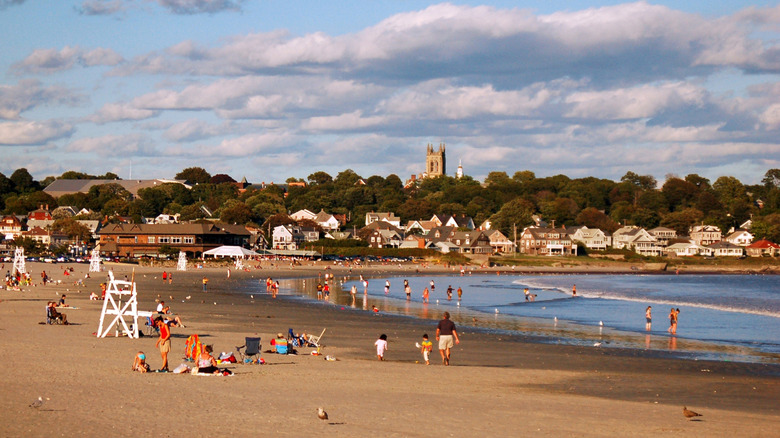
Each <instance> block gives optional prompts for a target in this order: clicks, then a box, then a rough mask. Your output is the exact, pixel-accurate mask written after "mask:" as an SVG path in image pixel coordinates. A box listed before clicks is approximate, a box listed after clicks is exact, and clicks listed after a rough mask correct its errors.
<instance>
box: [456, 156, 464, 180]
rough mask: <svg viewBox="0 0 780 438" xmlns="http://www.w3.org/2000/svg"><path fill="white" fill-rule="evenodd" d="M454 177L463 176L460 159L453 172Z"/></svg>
mask: <svg viewBox="0 0 780 438" xmlns="http://www.w3.org/2000/svg"><path fill="white" fill-rule="evenodd" d="M455 178H457V179H461V178H463V162H462V160H460V159H458V170H457V171H456V172H455Z"/></svg>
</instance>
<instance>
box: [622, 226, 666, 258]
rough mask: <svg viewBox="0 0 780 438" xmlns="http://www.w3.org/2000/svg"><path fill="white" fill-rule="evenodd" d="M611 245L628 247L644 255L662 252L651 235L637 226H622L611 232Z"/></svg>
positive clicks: (657, 254)
mask: <svg viewBox="0 0 780 438" xmlns="http://www.w3.org/2000/svg"><path fill="white" fill-rule="evenodd" d="M612 247H613V248H617V249H629V250H632V251H634V252H635V253H637V254H641V255H644V256H660V255H662V254H663V252H664V248H663V246H661V245H660V244H659V243H658V240H657V239H656V238H655V237H654V236H653V235H651V234H650V233H648V232H647V230H645V229H644V228H640V227H637V226H626V227H622V228H620V229H618V230H617V231H615V232H614V233H612Z"/></svg>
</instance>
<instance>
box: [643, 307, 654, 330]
mask: <svg viewBox="0 0 780 438" xmlns="http://www.w3.org/2000/svg"><path fill="white" fill-rule="evenodd" d="M651 309H652V307H650V306H647V309H646V310H645V330H646V331H648V332H649V331H650V326H652V325H653V313H652V310H651Z"/></svg>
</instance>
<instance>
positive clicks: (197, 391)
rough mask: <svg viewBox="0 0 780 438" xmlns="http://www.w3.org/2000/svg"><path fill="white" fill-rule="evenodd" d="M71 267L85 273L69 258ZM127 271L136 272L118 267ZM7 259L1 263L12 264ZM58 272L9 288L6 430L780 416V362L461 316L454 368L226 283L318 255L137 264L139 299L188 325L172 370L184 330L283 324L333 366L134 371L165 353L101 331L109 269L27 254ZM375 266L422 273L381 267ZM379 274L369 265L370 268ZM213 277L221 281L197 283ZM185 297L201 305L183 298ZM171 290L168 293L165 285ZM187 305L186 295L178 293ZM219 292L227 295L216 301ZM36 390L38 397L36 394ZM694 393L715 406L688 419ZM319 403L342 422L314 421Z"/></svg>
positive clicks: (369, 325) (624, 423)
mask: <svg viewBox="0 0 780 438" xmlns="http://www.w3.org/2000/svg"><path fill="white" fill-rule="evenodd" d="M65 266H72V267H74V268H75V269H76V272H75V273H74V275H72V276H70V277H65V276H63V275H62V269H63V267H65ZM109 266H111V267H112V268H113V270H114V272H115V273H117V275H119V276H123V275H124V274H128V275H130V270H131V269H132V266H129V265H109ZM7 268H8V266H6V269H7ZM41 269H46V270H47V272H48V273H49V275H50V276H51V277H52V278H53V279H55V280H62V281H63V283H62V284H59V285H48V286H45V287H43V286H40V285H39V286H35V287H31V288H26V289H25V290H24V291H23V292H15V291H7V290H2V291H0V300H2V302H0V345H2V347H3V353H4V357H5V359H6V366H5V369H6V372H4V373H2V376H0V388H2V394H3V396H2V398H0V411H1V412H3V419H2V421H0V436H51V435H56V436H60V435H62V436H129V435H138V434H144V435H149V436H183V435H189V436H215V435H225V434H230V435H232V434H235V433H253V434H261V435H271V434H274V435H284V436H304V435H311V434H316V435H339V436H368V435H374V436H421V437H422V436H475V435H482V436H521V435H526V434H531V435H536V436H658V435H659V434H666V435H669V434H671V435H674V436H681V435H688V436H727V435H728V436H736V437H740V436H756V437H758V436H770V435H773V434H776V433H777V430H778V428H780V413H779V412H778V406H780V402H778V400H780V378H778V376H779V375H780V372H779V371H780V370H779V369H778V367H777V366H772V365H757V364H734V363H724V362H718V363H716V362H704V361H690V360H680V359H668V358H660V357H657V355H654V354H652V353H647V352H642V351H621V350H612V349H610V350H605V349H596V348H583V347H572V346H557V345H545V344H536V343H528V342H525V341H524V340H523V339H522V338H521V337H510V338H507V336H502V337H500V338H499V337H498V336H497V335H491V334H489V333H484V332H480V331H478V330H474V329H472V328H469V327H459V333H460V334H461V340H462V342H461V344H460V345H459V346H456V348H455V350H454V353H453V360H452V363H453V366H450V367H444V366H441V365H439V360H437V357H438V354H437V352H436V351H434V355H433V360H432V363H433V365H431V366H425V365H423V364H418V363H416V361H420V362H422V358H421V355H420V354H419V352H418V350H417V349H416V348H414V343H415V342H417V341H419V340H420V336H421V335H422V333H423V332H428V333H429V334H433V333H434V332H435V322H431V321H421V320H415V319H411V318H404V317H398V316H392V315H386V314H381V313H380V314H373V313H371V312H361V311H352V310H349V309H346V310H341V308H340V307H339V306H323V305H320V304H317V303H308V302H305V301H302V300H298V299H289V298H283V297H280V298H278V299H275V300H274V299H271V297H270V296H269V295H266V294H260V295H255V297H254V299H251V298H250V297H248V296H244V295H237V294H231V293H230V292H233V291H235V290H236V289H237V288H239V287H241V285H242V284H245V282H246V281H250V280H251V281H259V279H260V278H265V277H266V276H272V277H274V278H277V277H290V276H316V275H317V274H318V273H321V272H323V271H322V270H321V269H322V267H321V266H304V267H297V268H295V269H291V268H289V267H287V266H282V267H279V266H276V267H273V268H272V267H270V266H267V265H266V266H264V269H262V270H260V271H257V270H252V271H251V272H233V274H232V275H231V278H230V279H227V278H226V270H225V268H207V269H204V270H190V271H187V272H179V271H175V272H174V281H173V284H171V285H169V284H163V283H162V281H161V278H160V275H161V273H162V270H163V269H167V270H169V272H170V270H171V269H173V266H168V267H166V268H163V267H154V268H153V267H136V268H135V269H136V271H135V278H136V281H137V282H138V289H139V302H140V306H139V307H140V308H142V309H148V310H153V308H154V307H155V305H156V303H155V299H157V296H158V294H159V295H160V297H161V298H162V299H164V300H165V301H166V302H167V303H168V304H170V305H171V307H172V309H173V310H174V311H175V312H176V313H177V314H179V315H181V317H182V318H183V319H184V322H185V323H186V325H187V328H186V329H173V333H174V338H173V351H172V353H171V356H170V357H171V368H173V367H175V366H176V365H178V364H179V363H181V362H182V361H181V359H180V358H181V355H182V353H183V350H184V341H185V339H186V337H187V336H188V335H190V334H193V333H196V334H199V335H200V336H201V339H202V340H203V342H204V343H210V344H213V345H214V349H215V351H217V352H220V351H233V350H235V346H236V345H241V344H242V343H243V338H244V337H245V336H252V335H259V336H261V337H262V338H263V349H264V350H265V349H267V348H268V341H269V340H270V339H271V337H272V336H273V334H275V333H277V332H284V333H286V332H287V329H288V328H289V327H292V328H294V329H295V330H296V331H304V330H305V331H307V332H309V333H319V332H320V331H321V330H322V328H324V327H327V329H328V330H327V332H326V334H325V336H324V338H323V342H324V344H325V345H326V347H325V349H324V351H323V353H324V354H326V355H332V356H335V357H336V358H338V359H339V360H338V361H326V360H324V357H322V356H319V357H318V356H312V355H310V354H309V352H310V351H311V349H309V348H304V349H301V351H300V354H298V355H290V356H280V355H276V354H267V353H266V354H263V357H264V358H265V359H266V361H267V362H268V363H267V364H266V365H243V364H236V365H233V366H231V367H230V368H232V369H233V370H234V371H235V375H234V376H233V377H195V376H191V375H175V374H157V373H150V374H140V373H133V372H131V371H130V366H131V364H132V360H133V356H134V354H135V352H137V351H139V350H142V351H144V352H146V355H147V358H148V362H149V363H150V364H151V366H152V367H153V368H154V367H159V366H160V363H161V360H160V356H159V353H158V352H157V350H156V349H155V347H154V343H155V340H156V339H155V338H153V337H152V338H150V337H143V338H141V339H137V340H133V339H128V338H124V337H120V338H113V337H111V338H105V339H98V338H96V337H95V336H94V335H93V333H94V332H96V331H97V327H98V320H99V315H100V308H101V306H102V302H97V301H89V300H88V295H89V292H90V291H95V292H97V291H99V287H98V284H99V283H100V282H101V281H105V273H103V274H99V275H95V274H93V276H92V278H90V279H88V280H86V281H85V283H86V286H85V287H81V288H77V287H75V286H74V285H73V281H74V280H75V279H77V278H83V277H84V274H85V273H86V271H87V269H88V265H76V264H71V265H36V264H28V270H30V271H32V272H33V278H35V279H36V280H38V279H39V278H40V277H39V274H40V271H41ZM374 269H375V270H376V271H380V270H381V271H386V270H388V269H401V270H403V271H404V272H411V271H412V270H413V269H415V268H414V267H411V266H404V267H402V268H397V267H395V268H392V267H386V266H379V267H376V268H374ZM361 272H362V273H364V274H365V275H370V273H371V271H370V270H369V269H366V270H364V271H361ZM203 275H206V276H208V278H209V280H210V282H209V292H208V293H205V294H204V293H203V292H202V291H201V285H200V280H201V278H202V277H203ZM62 293H67V294H68V300H67V301H68V303H69V304H70V305H72V306H76V307H79V309H78V310H75V309H74V310H65V312H66V313H67V315H68V319H69V320H70V321H72V322H73V323H74V324H73V325H70V326H61V325H57V326H49V325H40V324H39V322H42V321H44V319H45V312H44V310H45V309H44V307H45V303H46V301H49V300H55V299H56V298H58V296H59V294H62ZM188 295H189V296H190V297H191V298H190V299H189V300H187V299H185V297H186V296H188ZM170 296H173V297H174V299H170V298H169V297H170ZM182 300H184V301H185V302H182ZM215 302H216V305H215V304H214V303H215ZM380 333H386V334H387V335H388V337H389V339H388V340H389V351H388V353H387V359H388V360H387V361H385V362H379V361H377V360H376V356H375V351H374V347H373V343H374V340H375V339H376V338H377V337H378V335H379V334H380ZM38 396H43V397H44V398H45V399H46V401H45V403H44V405H43V406H42V407H41V408H40V409H35V408H31V407H29V406H28V405H29V404H30V403H31V402H32V401H33V400H34V399H36V398H37V397H38ZM683 405H685V406H687V407H688V408H689V409H692V410H695V411H697V412H699V413H701V414H703V415H704V417H700V421H689V420H686V419H685V418H684V417H683V415H682V412H681V411H682V407H683ZM318 406H322V407H324V408H325V410H326V411H327V412H328V414H329V415H330V420H328V421H321V420H319V419H317V416H316V408H317V407H318Z"/></svg>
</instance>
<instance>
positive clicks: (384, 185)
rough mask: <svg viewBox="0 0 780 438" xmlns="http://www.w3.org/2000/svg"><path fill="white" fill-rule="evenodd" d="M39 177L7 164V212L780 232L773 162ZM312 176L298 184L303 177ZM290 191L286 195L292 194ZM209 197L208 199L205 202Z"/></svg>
mask: <svg viewBox="0 0 780 438" xmlns="http://www.w3.org/2000/svg"><path fill="white" fill-rule="evenodd" d="M60 178H80V179H117V177H116V175H114V174H111V173H107V174H106V175H101V176H94V175H88V174H84V173H79V172H73V171H69V172H65V173H64V174H62V175H61V176H60ZM54 179H55V178H54V177H47V178H45V179H44V180H43V181H35V180H34V179H33V177H32V176H31V175H30V174H29V172H27V170H26V169H23V168H22V169H18V170H16V171H15V172H14V173H13V174H12V175H11V176H10V177H6V176H5V175H3V174H1V173H0V199H1V200H2V201H3V204H2V205H4V213H5V214H26V213H28V212H30V211H32V210H35V209H37V208H38V207H39V206H40V205H42V204H48V205H49V206H50V207H51V208H52V209H53V208H54V207H55V206H57V205H69V206H73V207H75V208H76V209H77V210H78V209H81V208H88V209H90V210H91V211H92V212H93V213H92V214H91V215H89V217H85V218H86V219H100V220H107V221H116V220H118V217H120V216H121V217H130V218H131V220H132V221H133V222H141V221H142V218H144V217H153V216H157V215H159V214H161V213H166V214H180V215H181V220H197V219H203V218H206V217H207V216H208V214H207V213H206V212H207V211H208V212H211V213H212V214H213V216H215V217H218V218H219V219H221V220H222V221H224V222H227V223H233V224H247V225H253V226H257V227H260V228H261V229H263V230H267V229H268V226H270V225H277V224H279V223H285V222H289V220H288V219H285V218H286V214H288V213H291V212H295V211H297V210H300V209H304V208H305V209H308V210H310V211H312V212H314V213H317V212H318V211H319V210H320V209H323V210H325V211H326V212H328V213H331V214H344V215H345V216H346V217H347V218H349V223H348V224H347V226H348V227H350V228H351V227H353V226H354V227H356V228H361V227H362V226H363V225H364V220H365V214H366V213H367V212H371V211H386V212H394V213H395V214H396V215H397V216H400V218H401V220H402V221H408V220H416V219H425V220H427V219H429V218H430V217H431V216H432V215H433V214H457V215H461V214H463V215H468V216H470V217H472V218H473V219H474V222H475V224H477V225H479V224H480V223H482V222H483V221H485V220H490V221H491V223H492V225H493V227H494V228H498V229H500V230H501V231H502V232H504V234H506V235H507V236H511V232H512V230H513V228H514V227H517V229H518V230H520V229H522V228H523V227H525V226H528V225H531V224H532V223H533V219H532V216H534V215H540V216H541V217H542V218H543V219H544V220H545V221H547V222H548V223H552V222H553V221H554V223H555V225H556V226H564V225H565V226H572V225H585V226H587V227H589V228H600V229H603V230H606V231H609V232H613V231H615V230H616V229H617V228H618V227H620V226H622V225H637V226H641V227H645V228H653V227H656V226H664V227H668V228H671V229H674V230H676V231H677V233H678V234H679V235H686V234H687V233H688V229H689V227H690V226H691V225H695V224H700V223H705V224H710V225H717V226H718V227H720V228H721V230H723V231H724V232H726V231H728V230H729V229H730V228H732V227H733V228H738V227H739V226H740V224H742V223H744V222H745V221H746V220H748V219H752V221H753V225H752V229H751V231H752V232H753V234H755V235H756V238H767V239H770V240H772V241H775V242H778V241H780V169H770V170H768V171H767V172H766V174H765V175H764V177H763V179H762V181H761V183H760V184H752V185H749V184H743V183H742V182H741V181H739V180H738V179H737V178H734V177H731V176H721V177H719V178H717V179H716V180H715V181H710V180H709V179H707V178H704V177H701V176H699V175H697V174H690V175H686V176H685V177H680V176H676V175H667V176H666V179H665V181H664V183H663V184H662V185H660V186H659V184H658V181H657V180H656V179H655V178H654V177H653V176H651V175H638V174H636V173H634V172H627V173H626V174H625V175H624V176H623V177H622V178H621V179H620V181H612V180H608V179H600V178H595V177H585V178H569V177H567V176H565V175H555V176H549V177H543V178H538V177H536V175H535V174H534V173H533V172H532V171H529V170H524V171H518V172H516V173H514V174H513V175H511V176H510V175H509V174H508V173H506V172H490V173H489V174H488V175H487V177H486V178H485V179H484V181H478V180H475V179H473V178H471V177H469V176H464V177H462V178H460V179H456V178H453V177H450V176H446V175H445V176H441V177H437V178H427V179H423V180H421V181H418V182H417V183H416V184H413V185H411V186H410V187H408V188H405V187H404V183H403V181H402V180H401V179H400V178H399V177H398V176H397V175H394V174H391V175H388V176H386V177H382V176H378V175H373V176H370V177H368V178H363V177H362V176H360V175H358V174H357V173H355V172H354V171H353V170H351V169H346V170H344V171H342V172H340V173H338V174H337V175H336V176H335V177H333V176H331V175H329V174H328V173H326V172H322V171H319V172H315V173H312V174H311V175H309V176H308V177H306V179H303V178H289V179H288V180H287V183H288V186H287V187H286V189H285V187H281V186H279V185H268V186H266V187H265V188H261V187H257V186H250V187H249V188H247V189H246V190H245V191H240V190H239V187H238V185H236V184H235V180H233V178H231V177H230V176H229V175H225V174H218V175H213V176H212V175H211V174H210V173H209V172H207V171H206V170H205V169H203V168H200V167H190V168H187V169H184V170H182V171H181V172H179V173H178V174H177V175H176V179H181V180H186V181H188V182H189V183H191V184H193V187H192V189H187V188H186V187H184V186H182V185H180V184H162V185H159V186H155V187H152V188H147V189H141V190H140V191H139V192H138V195H139V196H138V197H137V198H135V199H134V198H133V196H132V195H131V194H130V193H129V192H127V190H125V189H124V188H122V187H121V186H120V185H118V184H113V183H109V184H103V185H99V186H94V187H92V188H91V189H90V190H89V192H88V193H75V194H68V195H63V196H61V197H60V198H59V199H54V198H52V197H51V196H49V195H48V194H47V193H45V192H43V191H42V190H43V189H44V188H45V187H46V185H48V184H49V183H51V182H52V181H54ZM301 182H303V183H305V184H294V183H301ZM285 193H286V196H285ZM204 207H205V208H204Z"/></svg>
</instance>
